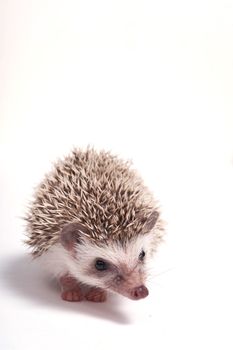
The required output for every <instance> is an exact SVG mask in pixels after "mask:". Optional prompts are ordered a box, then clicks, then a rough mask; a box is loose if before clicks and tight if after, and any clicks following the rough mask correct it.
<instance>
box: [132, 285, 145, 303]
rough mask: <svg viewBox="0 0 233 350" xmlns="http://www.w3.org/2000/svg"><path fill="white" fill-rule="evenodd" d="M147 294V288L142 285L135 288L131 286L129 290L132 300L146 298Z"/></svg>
mask: <svg viewBox="0 0 233 350" xmlns="http://www.w3.org/2000/svg"><path fill="white" fill-rule="evenodd" d="M148 294H149V291H148V289H147V288H146V287H145V286H143V285H142V286H139V287H136V288H133V289H132V290H131V291H130V296H131V298H132V299H133V300H139V299H142V298H146V297H147V296H148Z"/></svg>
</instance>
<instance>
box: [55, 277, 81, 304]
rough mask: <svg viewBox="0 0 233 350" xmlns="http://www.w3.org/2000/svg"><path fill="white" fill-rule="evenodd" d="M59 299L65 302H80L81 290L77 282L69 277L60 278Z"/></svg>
mask: <svg viewBox="0 0 233 350" xmlns="http://www.w3.org/2000/svg"><path fill="white" fill-rule="evenodd" d="M60 285H61V298H62V299H63V300H66V301H81V300H83V299H84V295H83V292H82V289H81V287H80V285H79V283H78V281H77V280H76V279H75V278H73V277H72V276H69V275H64V276H62V277H61V278H60Z"/></svg>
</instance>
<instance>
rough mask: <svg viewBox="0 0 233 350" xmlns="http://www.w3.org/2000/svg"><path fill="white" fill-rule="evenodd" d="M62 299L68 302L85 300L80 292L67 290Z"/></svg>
mask: <svg viewBox="0 0 233 350" xmlns="http://www.w3.org/2000/svg"><path fill="white" fill-rule="evenodd" d="M61 298H62V299H63V300H66V301H81V300H83V299H84V296H83V293H82V292H81V291H80V290H75V289H74V290H66V291H64V292H62V293H61Z"/></svg>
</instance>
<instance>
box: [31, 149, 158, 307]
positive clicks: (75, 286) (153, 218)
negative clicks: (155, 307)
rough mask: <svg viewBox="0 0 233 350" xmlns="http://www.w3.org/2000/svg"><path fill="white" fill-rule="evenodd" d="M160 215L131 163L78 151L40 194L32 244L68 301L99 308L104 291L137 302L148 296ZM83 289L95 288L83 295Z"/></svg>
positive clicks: (45, 183) (35, 203)
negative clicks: (147, 279)
mask: <svg viewBox="0 0 233 350" xmlns="http://www.w3.org/2000/svg"><path fill="white" fill-rule="evenodd" d="M158 215H159V214H158V208H157V206H156V203H155V202H154V200H153V196H152V194H151V193H150V192H149V191H148V189H147V188H146V187H145V186H144V184H143V182H142V180H141V178H140V177H139V176H138V175H137V174H136V172H135V171H134V170H132V169H131V168H130V166H129V164H128V163H126V162H123V161H121V160H119V159H118V158H117V157H114V156H112V155H110V154H109V153H106V152H95V151H94V150H87V151H79V150H75V151H73V153H72V155H71V156H68V157H66V158H65V159H64V160H63V161H60V162H58V163H57V164H56V165H55V168H54V170H53V171H52V172H51V173H50V174H48V175H47V177H46V178H45V179H44V181H43V182H42V183H41V185H40V186H39V187H38V189H37V191H36V196H35V200H34V201H33V202H32V204H31V207H30V210H29V212H28V215H27V218H26V219H27V222H28V224H27V231H28V240H27V243H28V244H29V245H30V247H31V248H32V252H33V255H34V256H36V257H39V258H40V259H41V260H43V261H44V262H46V266H47V268H48V269H49V270H50V271H51V272H52V273H53V274H55V275H57V276H58V277H59V278H60V283H61V285H62V288H63V293H62V296H63V298H64V299H66V300H81V299H82V298H83V297H84V296H85V297H86V298H87V299H88V300H94V301H102V300H104V299H105V290H112V291H116V292H119V293H121V294H123V295H126V296H128V297H130V298H132V299H140V298H142V297H145V296H146V295H147V294H148V291H147V289H146V287H144V285H143V283H144V279H145V270H144V264H145V262H143V261H144V260H145V259H146V258H145V259H144V255H145V253H144V251H145V250H147V251H146V255H150V254H151V252H152V251H154V250H155V249H156V247H157V244H158V242H159V241H160V239H161V235H162V227H161V221H160V218H158ZM127 276H128V277H127ZM79 282H80V283H82V284H85V285H87V286H89V287H92V288H90V289H89V291H88V292H86V293H84V292H83V291H82V290H81V287H80V284H79ZM97 287H98V288H97ZM84 294H86V295H84Z"/></svg>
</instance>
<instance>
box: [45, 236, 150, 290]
mask: <svg viewBox="0 0 233 350" xmlns="http://www.w3.org/2000/svg"><path fill="white" fill-rule="evenodd" d="M152 240H154V233H148V234H144V235H139V236H137V237H136V238H135V239H132V240H131V241H130V242H129V243H128V245H127V246H126V247H123V246H122V245H121V244H120V243H117V242H111V243H109V244H108V245H104V246H97V245H95V244H94V243H91V242H90V241H89V240H88V239H87V238H85V239H84V240H83V241H82V243H80V244H77V245H76V247H75V253H74V254H73V255H72V254H71V253H70V252H69V251H68V250H66V249H65V248H64V247H63V246H62V245H61V244H60V243H57V244H55V245H54V246H53V247H51V248H50V249H49V251H48V252H46V253H44V254H43V255H42V256H41V257H40V258H39V259H40V260H41V261H43V264H44V265H45V267H46V269H47V270H48V271H49V272H51V273H52V274H53V275H55V276H58V277H60V276H62V275H64V274H67V273H68V274H70V275H72V276H73V277H75V278H77V280H79V281H80V282H82V283H84V284H87V285H91V286H96V287H100V288H106V282H107V280H108V278H112V276H111V275H110V276H108V274H106V277H105V278H100V277H98V274H96V275H93V274H92V275H90V274H89V273H87V271H88V270H89V269H90V268H92V267H93V270H94V266H95V261H96V259H101V260H102V259H103V260H105V261H108V262H109V263H111V264H113V265H115V266H117V267H119V268H120V267H121V266H122V265H124V266H126V267H127V270H128V271H129V272H130V271H133V270H134V269H135V268H136V267H137V266H138V264H139V254H140V253H141V251H142V250H144V251H145V253H146V255H145V258H144V263H143V264H141V267H140V268H141V269H146V261H147V258H148V257H150V256H151V242H152ZM142 266H143V267H142Z"/></svg>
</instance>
